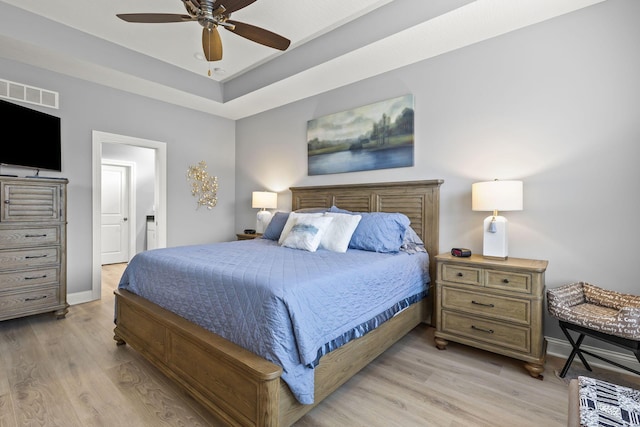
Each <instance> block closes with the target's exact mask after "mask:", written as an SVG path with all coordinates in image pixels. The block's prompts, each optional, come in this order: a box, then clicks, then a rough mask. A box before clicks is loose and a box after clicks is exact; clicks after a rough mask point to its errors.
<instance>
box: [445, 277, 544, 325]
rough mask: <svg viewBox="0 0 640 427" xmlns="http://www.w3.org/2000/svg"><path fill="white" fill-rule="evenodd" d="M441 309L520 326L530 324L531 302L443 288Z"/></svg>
mask: <svg viewBox="0 0 640 427" xmlns="http://www.w3.org/2000/svg"><path fill="white" fill-rule="evenodd" d="M441 292H442V308H443V309H448V310H458V311H462V312H465V313H468V314H478V315H482V316H487V317H491V318H493V319H496V320H505V321H509V322H514V323H520V324H522V325H527V326H528V325H529V324H530V322H531V301H530V300H526V299H518V298H508V297H503V296H497V295H490V294H486V293H482V292H473V291H467V290H461V289H456V288H451V287H447V286H443V287H442V288H441Z"/></svg>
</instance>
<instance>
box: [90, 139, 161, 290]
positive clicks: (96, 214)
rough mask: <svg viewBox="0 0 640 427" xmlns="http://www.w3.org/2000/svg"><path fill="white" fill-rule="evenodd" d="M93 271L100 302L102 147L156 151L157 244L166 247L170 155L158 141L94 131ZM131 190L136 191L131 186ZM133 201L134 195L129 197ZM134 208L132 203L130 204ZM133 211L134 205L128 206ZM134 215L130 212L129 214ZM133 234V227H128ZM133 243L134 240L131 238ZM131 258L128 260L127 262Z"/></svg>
mask: <svg viewBox="0 0 640 427" xmlns="http://www.w3.org/2000/svg"><path fill="white" fill-rule="evenodd" d="M92 140H93V183H92V189H93V197H92V199H93V226H92V229H93V249H92V250H93V258H92V259H93V261H92V262H93V270H92V287H91V299H92V300H96V299H100V297H101V293H102V285H101V281H102V280H101V276H102V263H103V262H102V252H103V244H102V240H103V237H102V212H103V209H102V204H103V197H102V163H103V148H104V146H105V144H122V145H124V146H131V147H139V148H147V149H151V150H153V153H154V158H155V162H154V163H155V173H154V176H153V187H154V199H155V206H154V210H155V212H154V213H155V215H154V220H155V225H156V242H157V247H166V236H167V232H166V212H167V210H166V209H167V208H166V200H167V196H166V188H167V178H166V173H167V172H166V169H167V160H166V158H167V155H166V144H165V143H163V142H159V141H152V140H146V139H141V138H135V137H129V136H124V135H117V134H111V133H106V132H99V131H93V135H92ZM131 188H135V186H132V187H131ZM128 199H129V201H130V200H131V193H130V194H129V197H128ZM129 204H130V205H132V204H133V203H132V202H129ZM129 208H130V209H131V206H129ZM130 213H131V212H130ZM127 218H128V220H127V221H126V222H129V223H130V222H131V221H132V218H131V215H129V216H128V217H127ZM129 230H130V233H132V232H133V231H132V230H131V224H129ZM128 240H129V241H130V242H131V241H132V240H133V239H131V238H129V239H128ZM129 248H130V249H129V254H128V258H130V257H132V256H133V255H134V254H135V253H136V247H135V245H133V248H132V245H129ZM128 260H129V259H127V261H128Z"/></svg>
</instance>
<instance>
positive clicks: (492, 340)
mask: <svg viewBox="0 0 640 427" xmlns="http://www.w3.org/2000/svg"><path fill="white" fill-rule="evenodd" d="M442 331H443V332H445V333H449V334H454V335H458V336H461V337H465V338H469V339H472V340H475V341H481V342H484V343H487V344H491V345H496V346H500V347H504V348H508V349H511V350H515V351H518V352H522V353H527V354H528V353H529V352H530V351H531V330H530V329H529V328H527V327H520V326H516V325H505V324H502V323H499V322H496V321H492V320H486V319H479V318H476V317H472V316H465V315H463V314H459V313H454V312H449V311H447V310H443V311H442Z"/></svg>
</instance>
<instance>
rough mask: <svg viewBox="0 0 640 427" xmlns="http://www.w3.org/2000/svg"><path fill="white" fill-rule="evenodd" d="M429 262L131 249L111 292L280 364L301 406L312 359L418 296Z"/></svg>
mask: <svg viewBox="0 0 640 427" xmlns="http://www.w3.org/2000/svg"><path fill="white" fill-rule="evenodd" d="M428 259H429V258H428V256H427V254H426V253H416V254H407V253H404V252H400V253H397V254H383V253H376V252H368V251H361V250H354V249H349V250H348V251H347V252H346V253H337V252H331V251H327V250H322V249H320V250H318V251H317V252H307V251H303V250H298V249H289V248H285V247H280V246H278V245H277V243H276V242H274V241H271V240H266V239H254V240H244V241H235V242H226V243H216V244H210V245H197V246H184V247H176V248H166V249H156V250H152V251H147V252H142V253H139V254H137V255H136V256H135V257H134V258H133V259H132V260H131V262H130V263H129V265H128V267H127V269H126V270H125V272H124V274H123V276H122V279H121V281H120V285H119V288H120V289H125V290H128V291H130V292H132V293H134V294H137V295H140V296H142V297H144V298H146V299H148V300H150V301H152V302H154V303H155V304H157V305H159V306H161V307H164V308H166V309H168V310H171V311H173V312H174V313H176V314H178V315H180V316H182V317H184V318H186V319H188V320H190V321H192V322H194V323H196V324H198V325H200V326H202V327H204V328H206V329H208V330H210V331H212V332H215V333H216V334H218V335H220V336H222V337H224V338H226V339H228V340H229V341H232V342H234V343H236V344H238V345H240V346H242V347H244V348H246V349H248V350H250V351H252V352H254V353H256V354H258V355H260V356H262V357H263V358H265V359H267V360H269V361H271V362H273V363H275V364H277V365H279V366H281V367H282V368H283V374H282V379H283V380H284V381H285V382H286V383H287V384H288V386H289V387H290V388H291V391H292V392H293V394H294V395H295V397H296V398H297V399H298V401H300V402H301V403H303V404H309V403H313V398H314V392H313V390H314V371H313V367H314V366H315V364H316V363H317V359H318V358H319V356H320V355H322V354H323V353H326V352H327V351H330V350H331V349H333V348H335V347H337V346H339V345H341V344H342V343H344V342H346V341H348V340H349V339H352V338H355V337H357V336H360V335H362V334H363V333H365V332H366V331H367V330H368V329H370V328H372V327H373V326H376V325H377V324H378V323H380V322H382V321H384V320H386V319H388V318H390V317H392V316H393V314H395V313H396V312H398V311H400V310H402V309H403V308H405V307H406V306H407V305H408V304H409V303H412V302H415V301H416V300H419V299H421V298H423V297H424V296H426V293H427V290H428V282H429V273H428V262H429V261H428Z"/></svg>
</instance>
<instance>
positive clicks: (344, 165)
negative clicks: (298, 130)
mask: <svg viewBox="0 0 640 427" xmlns="http://www.w3.org/2000/svg"><path fill="white" fill-rule="evenodd" d="M413 116H414V114H413V95H405V96H401V97H398V98H393V99H388V100H386V101H382V102H377V103H375V104H370V105H365V106H362V107H358V108H354V109H352V110H348V111H342V112H339V113H334V114H330V115H327V116H323V117H320V118H317V119H313V120H309V121H308V122H307V149H308V165H309V175H326V174H333V173H343V172H357V171H366V170H374V169H389V168H402V167H409V166H413V126H414V123H413Z"/></svg>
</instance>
